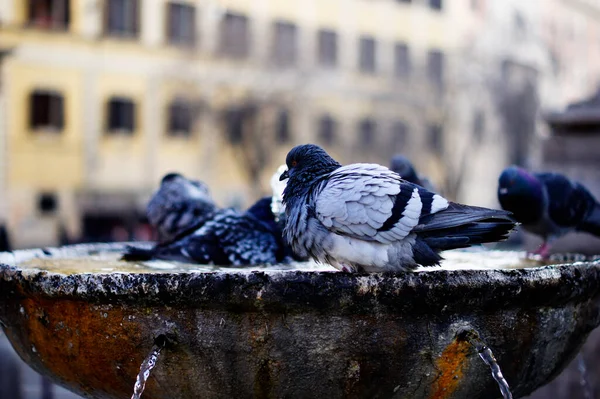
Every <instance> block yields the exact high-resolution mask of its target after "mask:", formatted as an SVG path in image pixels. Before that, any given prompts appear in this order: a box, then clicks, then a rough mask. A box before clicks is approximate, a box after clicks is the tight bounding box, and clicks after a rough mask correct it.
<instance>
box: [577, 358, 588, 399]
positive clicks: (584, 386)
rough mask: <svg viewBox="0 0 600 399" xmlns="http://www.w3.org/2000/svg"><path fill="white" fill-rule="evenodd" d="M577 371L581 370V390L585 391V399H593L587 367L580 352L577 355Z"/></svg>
mask: <svg viewBox="0 0 600 399" xmlns="http://www.w3.org/2000/svg"><path fill="white" fill-rule="evenodd" d="M577 369H578V370H579V384H580V385H581V390H582V391H583V398H584V399H592V390H591V388H590V384H589V383H588V379H587V367H586V365H585V359H584V358H583V354H582V353H581V352H579V354H578V355H577Z"/></svg>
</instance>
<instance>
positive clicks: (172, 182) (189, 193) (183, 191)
mask: <svg viewBox="0 0 600 399" xmlns="http://www.w3.org/2000/svg"><path fill="white" fill-rule="evenodd" d="M160 185H161V188H164V189H166V190H173V191H175V192H179V194H180V195H181V196H182V198H189V199H194V198H198V199H202V200H206V201H210V202H212V198H211V197H210V190H209V189H208V186H207V185H206V184H204V183H202V182H201V181H199V180H192V179H188V178H186V177H185V176H183V175H182V174H179V173H168V174H166V175H165V176H163V178H162V180H161V181H160Z"/></svg>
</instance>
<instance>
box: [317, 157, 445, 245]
mask: <svg viewBox="0 0 600 399" xmlns="http://www.w3.org/2000/svg"><path fill="white" fill-rule="evenodd" d="M447 206H448V202H447V201H446V200H445V199H444V198H442V197H441V196H439V195H437V194H434V193H431V192H429V191H427V190H425V189H424V188H422V187H420V186H417V185H415V184H412V183H409V182H406V181H404V180H402V179H401V178H400V176H399V175H398V174H396V173H394V172H392V171H391V170H389V169H388V168H386V167H383V166H381V165H376V164H353V165H348V166H344V167H341V168H339V169H336V170H335V171H334V172H332V173H331V175H330V176H329V179H328V180H327V181H326V183H325V185H324V186H323V189H322V190H321V191H320V192H319V194H318V195H317V197H316V201H315V214H316V217H317V219H318V220H319V221H320V222H321V223H322V224H323V225H324V226H325V227H326V228H327V229H329V230H330V231H332V232H335V233H337V234H341V235H346V236H350V237H354V238H358V239H361V240H365V241H375V242H379V243H382V244H390V243H393V242H395V241H399V240H402V239H403V238H404V237H406V236H407V235H409V234H410V233H411V231H412V230H413V229H414V228H415V226H417V224H418V223H419V220H420V218H421V217H422V216H424V215H427V214H430V213H435V212H437V211H439V210H442V209H445V208H447Z"/></svg>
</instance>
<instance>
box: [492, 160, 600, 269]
mask: <svg viewBox="0 0 600 399" xmlns="http://www.w3.org/2000/svg"><path fill="white" fill-rule="evenodd" d="M498 201H500V205H501V206H502V208H503V209H505V210H507V211H510V212H512V213H513V215H514V217H515V219H516V220H517V221H518V222H520V223H521V224H522V226H523V228H524V229H525V230H526V231H528V232H530V233H533V234H535V235H538V236H540V237H541V238H542V240H544V242H543V243H542V245H541V246H540V248H539V249H538V250H537V251H536V252H535V253H536V254H538V255H541V256H542V257H544V258H547V257H548V255H549V251H550V246H551V243H552V242H553V241H554V240H556V239H557V238H559V237H561V236H563V235H565V234H567V233H568V232H571V231H580V232H586V233H590V234H593V235H595V236H599V237H600V204H599V203H598V201H597V200H596V199H595V198H594V197H593V196H592V194H590V192H589V191H588V190H587V189H586V188H585V187H584V186H582V185H581V184H580V183H578V182H576V181H573V180H570V179H569V178H567V177H565V176H563V175H561V174H558V173H530V172H528V171H526V170H525V169H523V168H519V167H517V166H510V167H508V168H506V169H504V171H503V172H502V174H501V175H500V178H499V179H498Z"/></svg>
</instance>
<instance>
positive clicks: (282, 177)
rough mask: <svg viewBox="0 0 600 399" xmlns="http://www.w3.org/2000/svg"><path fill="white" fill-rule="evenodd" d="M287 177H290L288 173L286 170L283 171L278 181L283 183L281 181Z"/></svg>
mask: <svg viewBox="0 0 600 399" xmlns="http://www.w3.org/2000/svg"><path fill="white" fill-rule="evenodd" d="M288 177H290V174H289V173H288V170H287V169H286V170H284V171H283V173H282V174H281V176H279V181H283V180H285V179H287V178H288Z"/></svg>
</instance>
